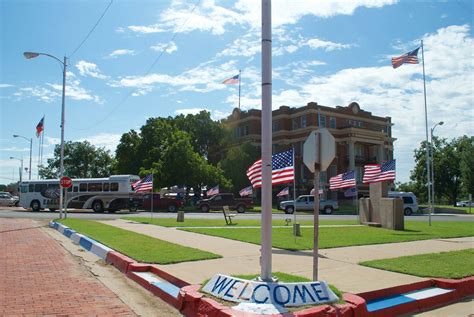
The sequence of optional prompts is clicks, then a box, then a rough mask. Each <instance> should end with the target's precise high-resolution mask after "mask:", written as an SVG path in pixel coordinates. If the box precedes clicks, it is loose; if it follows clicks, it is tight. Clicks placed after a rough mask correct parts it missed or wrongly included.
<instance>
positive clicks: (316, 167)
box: [313, 133, 321, 281]
mask: <svg viewBox="0 0 474 317" xmlns="http://www.w3.org/2000/svg"><path fill="white" fill-rule="evenodd" d="M315 141H316V146H315V149H316V158H317V159H316V161H317V162H321V161H320V153H321V151H320V144H321V142H320V141H321V140H320V134H319V133H316V138H315ZM318 239H319V163H315V164H314V240H313V244H314V247H313V248H314V251H313V281H317V280H318Z"/></svg>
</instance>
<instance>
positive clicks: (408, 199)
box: [388, 192, 418, 216]
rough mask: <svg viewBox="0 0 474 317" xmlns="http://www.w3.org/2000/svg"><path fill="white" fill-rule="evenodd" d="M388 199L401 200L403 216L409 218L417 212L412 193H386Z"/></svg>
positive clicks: (415, 201)
mask: <svg viewBox="0 0 474 317" xmlns="http://www.w3.org/2000/svg"><path fill="white" fill-rule="evenodd" d="M388 197H389V198H397V197H398V198H401V199H403V212H404V213H405V216H410V215H411V214H412V213H414V212H418V202H417V200H416V196H415V194H413V193H412V192H388Z"/></svg>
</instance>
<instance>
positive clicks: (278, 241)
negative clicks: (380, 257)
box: [181, 221, 474, 250]
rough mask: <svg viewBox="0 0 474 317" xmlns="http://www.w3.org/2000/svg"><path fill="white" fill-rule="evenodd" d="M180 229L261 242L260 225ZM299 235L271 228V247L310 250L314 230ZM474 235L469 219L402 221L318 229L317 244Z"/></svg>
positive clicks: (360, 243) (341, 244)
mask: <svg viewBox="0 0 474 317" xmlns="http://www.w3.org/2000/svg"><path fill="white" fill-rule="evenodd" d="M181 230H186V231H191V232H196V233H201V234H207V235H211V236H219V237H223V238H228V239H233V240H239V241H244V242H250V243H254V244H260V228H255V229H254V228H234V229H230V228H209V229H208V228H202V229H201V228H194V229H191V228H189V229H186V228H183V229H181ZM301 234H302V236H301V237H294V236H293V234H292V227H291V226H289V227H288V228H273V229H272V242H273V247H275V248H280V249H286V250H310V249H312V248H313V229H312V228H301ZM467 236H474V226H473V225H472V223H470V222H433V224H432V226H431V227H430V226H428V224H427V223H426V222H414V221H411V222H405V230H404V231H395V230H388V229H382V228H374V227H367V226H360V227H359V226H354V227H334V228H328V227H325V228H324V227H323V228H320V231H319V247H320V248H323V249H324V248H336V247H344V246H354V245H368V244H381V243H393V242H406V241H415V240H427V239H434V238H454V237H467Z"/></svg>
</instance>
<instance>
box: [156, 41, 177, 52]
mask: <svg viewBox="0 0 474 317" xmlns="http://www.w3.org/2000/svg"><path fill="white" fill-rule="evenodd" d="M150 48H151V49H152V50H154V51H156V52H162V51H165V52H166V53H168V54H171V53H173V52H175V51H177V50H178V46H176V43H175V42H173V41H171V42H169V43H157V44H155V45H153V46H152V47H150Z"/></svg>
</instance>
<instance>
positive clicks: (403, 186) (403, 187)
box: [395, 181, 418, 196]
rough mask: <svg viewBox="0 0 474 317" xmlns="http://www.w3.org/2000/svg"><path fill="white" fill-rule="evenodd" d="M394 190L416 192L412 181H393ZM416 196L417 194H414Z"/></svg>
mask: <svg viewBox="0 0 474 317" xmlns="http://www.w3.org/2000/svg"><path fill="white" fill-rule="evenodd" d="M395 190H397V191H400V192H413V193H415V192H416V186H415V183H414V182H411V181H410V182H407V183H401V182H396V183H395ZM415 195H416V194H415ZM416 196H418V195H416Z"/></svg>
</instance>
